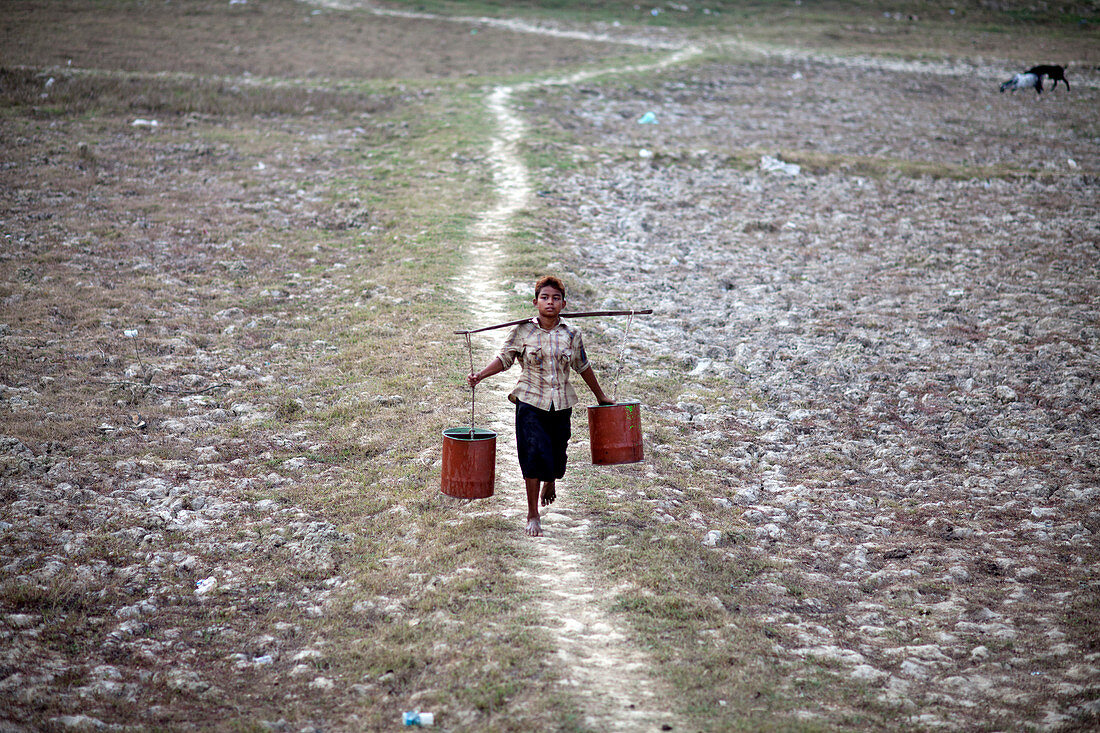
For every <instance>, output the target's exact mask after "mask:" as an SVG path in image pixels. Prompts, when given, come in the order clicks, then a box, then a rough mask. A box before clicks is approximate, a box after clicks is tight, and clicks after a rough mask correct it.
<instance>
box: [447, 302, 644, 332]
mask: <svg viewBox="0 0 1100 733" xmlns="http://www.w3.org/2000/svg"><path fill="white" fill-rule="evenodd" d="M651 313H653V309H652V308H647V309H646V310H641V311H586V312H584V313H559V314H558V315H559V316H560V317H562V318H591V317H592V316H647V315H649V314H651ZM534 317H535V316H528V317H527V318H520V319H519V320H518V321H508V322H507V323H498V324H496V325H495V326H485V327H484V328H473V329H470V330H468V331H455V333H457V334H471V333H480V332H481V331H492V330H493V329H494V328H507V327H508V326H518V325H519V324H521V323H527V322H528V321H530V320H531V319H532V318H534Z"/></svg>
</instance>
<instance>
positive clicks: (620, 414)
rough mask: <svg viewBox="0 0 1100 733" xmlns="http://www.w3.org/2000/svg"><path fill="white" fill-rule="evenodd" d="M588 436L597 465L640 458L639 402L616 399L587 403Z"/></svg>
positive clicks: (640, 417) (640, 416)
mask: <svg viewBox="0 0 1100 733" xmlns="http://www.w3.org/2000/svg"><path fill="white" fill-rule="evenodd" d="M588 440H589V443H590V444H591V447H592V463H593V464H595V465H597V466H611V465H615V464H618V463H637V462H638V461H640V460H642V457H643V456H642V406H641V405H640V404H638V403H637V402H617V403H615V404H614V405H594V406H592V407H589V408H588Z"/></svg>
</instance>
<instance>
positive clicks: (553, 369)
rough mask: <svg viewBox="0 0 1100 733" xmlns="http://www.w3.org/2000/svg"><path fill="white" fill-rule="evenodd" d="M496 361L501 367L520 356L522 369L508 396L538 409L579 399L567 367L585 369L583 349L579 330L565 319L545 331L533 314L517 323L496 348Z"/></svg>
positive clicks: (565, 405)
mask: <svg viewBox="0 0 1100 733" xmlns="http://www.w3.org/2000/svg"><path fill="white" fill-rule="evenodd" d="M499 358H500V363H501V364H503V365H504V368H505V369H508V368H509V367H511V366H512V363H513V362H515V361H516V359H519V360H520V365H521V366H522V368H523V373H522V374H520V377H519V383H518V384H516V388H515V389H513V390H512V393H511V394H509V395H508V399H510V400H512V402H516V401H517V400H518V401H520V402H526V403H527V404H529V405H534V406H535V407H537V408H539V409H540V410H549V409H551V407H553V409H555V410H564V409H566V408H569V407H572V406H573V405H575V404H577V402H578V401H579V400H578V398H577V393H576V391H575V390H574V389H573V385H571V384H570V383H569V369H570V367H572V368H573V371H575V372H577V373H578V374H579V373H580V372H583V371H584V370H586V369H588V366H589V365H588V356H587V355H586V354H585V353H584V342H583V341H582V340H581V332H580V330H579V329H577V328H574V327H572V326H567V325H566V324H565V321H564V320H562V319H558V325H556V326H554V327H553V328H552V329H550V330H549V331H547V330H545V329H544V328H542V327H541V326H539V324H538V319H537V318H532V319H531V320H530V321H528V322H526V323H521V324H519V325H518V326H516V327H515V328H514V329H512V332H511V333H510V334H508V340H507V341H505V342H504V348H503V349H501V351H500V357H499Z"/></svg>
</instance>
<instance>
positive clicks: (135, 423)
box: [130, 412, 149, 430]
mask: <svg viewBox="0 0 1100 733" xmlns="http://www.w3.org/2000/svg"><path fill="white" fill-rule="evenodd" d="M148 425H149V424H148V423H147V422H145V420H144V418H142V417H141V415H138V414H137V413H136V412H135V413H131V415H130V427H132V428H134V429H135V430H144V429H145V428H146V427H148Z"/></svg>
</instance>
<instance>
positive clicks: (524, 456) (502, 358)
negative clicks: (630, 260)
mask: <svg viewBox="0 0 1100 733" xmlns="http://www.w3.org/2000/svg"><path fill="white" fill-rule="evenodd" d="M533 302H534V305H535V308H536V310H537V311H538V315H537V316H536V317H535V318H532V319H531V320H530V321H527V322H526V323H521V324H520V325H518V326H516V327H515V328H514V329H512V332H511V333H510V334H509V335H508V339H507V340H506V341H505V342H504V348H502V349H501V351H500V355H499V356H497V357H496V358H494V359H493V360H492V361H491V362H489V365H488V366H487V367H485V368H484V369H482V370H481V371H479V372H471V373H470V374H469V375H468V376H467V377H466V383H467V384H469V385H470V388H471V389H472V388H474V387H476V386H477V384H478V382H480V381H481V380H483V379H485V378H486V377H491V376H492V375H494V374H499V373H500V372H502V371H504V370H506V369H508V368H509V367H510V366H512V364H513V362H515V361H516V359H519V360H520V364H521V367H522V370H523V371H522V373H521V374H520V377H519V383H518V384H516V388H515V389H513V390H512V393H511V394H509V395H508V399H510V400H511V401H512V402H514V403H515V405H516V446H517V447H518V449H519V466H520V470H521V472H522V473H523V483H524V486H525V488H526V490H527V528H526V530H525V531H526V533H527V534H528V535H530V536H532V537H538V536H539V535H541V534H542V523H541V522H540V521H539V503H540V502H541V504H542V505H543V506H547V505H548V504H550V503H552V502H553V501H554V499H555V498H557V491H556V490H555V487H554V482H555V481H556V480H557V479H559V478H561V477H562V476H564V475H565V458H566V455H565V453H566V446H567V445H568V443H569V435H570V424H569V421H570V418H571V416H572V414H573V405H575V404H577V402H578V398H577V393H576V391H575V390H574V389H573V385H571V384H570V383H569V370H570V369H572V370H573V371H575V372H577V373H578V374H580V375H581V379H583V380H584V383H585V384H587V385H588V388H589V389H591V390H592V394H593V395H595V397H596V400H597V402H599V404H601V405H609V404H612V403H611V400H609V399H608V398H607V395H605V394H604V392H603V390H602V389H601V388H600V384H599V382H597V381H596V373H595V371H593V370H592V367H591V365H590V364H589V363H588V357H587V355H586V354H585V353H584V343H583V341H582V340H581V332H580V330H578V329H577V328H576V327H574V326H569V325H566V324H565V323H564V322H563V321H562V318H561V315H560V314H561V311H562V309H563V308H565V286H564V285H563V284H562V282H561V280H559V279H558V278H556V277H550V276H547V277H543V278H540V279H539V281H538V282H537V283H535V299H534V301H533ZM540 483H541V490H540Z"/></svg>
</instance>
